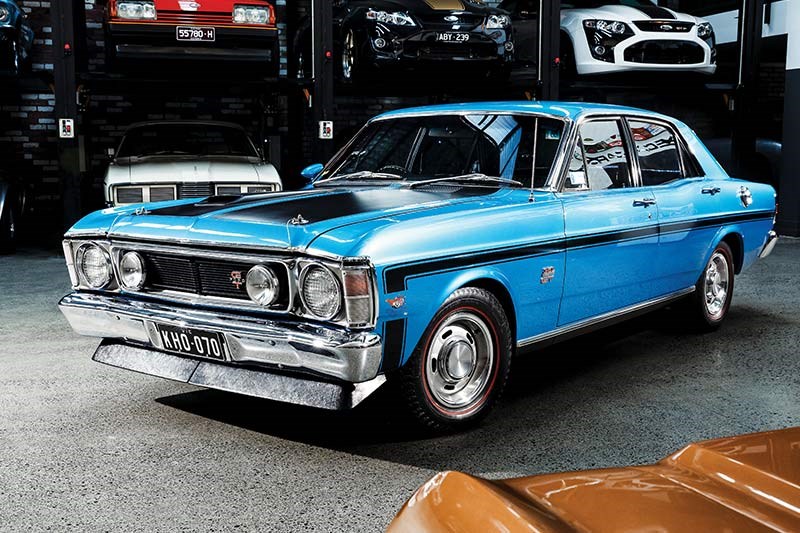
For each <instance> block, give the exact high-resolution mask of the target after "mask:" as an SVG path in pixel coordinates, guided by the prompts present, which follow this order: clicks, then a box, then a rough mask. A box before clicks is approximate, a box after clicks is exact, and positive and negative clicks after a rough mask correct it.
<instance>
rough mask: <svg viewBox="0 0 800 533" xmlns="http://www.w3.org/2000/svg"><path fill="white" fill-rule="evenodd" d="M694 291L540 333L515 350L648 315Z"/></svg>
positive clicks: (552, 341) (541, 344) (664, 297)
mask: <svg viewBox="0 0 800 533" xmlns="http://www.w3.org/2000/svg"><path fill="white" fill-rule="evenodd" d="M694 291H695V287H687V288H685V289H683V290H680V291H677V292H674V293H671V294H667V295H666V296H661V297H659V298H654V299H652V300H648V301H646V302H642V303H638V304H634V305H631V306H628V307H625V308H623V309H617V310H616V311H609V312H608V313H605V314H602V315H599V316H596V317H592V318H588V319H586V320H581V321H580V322H575V323H573V324H567V325H565V326H561V327H560V328H557V329H554V330H553V331H548V332H546V333H542V334H541V335H536V336H535V337H530V338H528V339H523V340H521V341H519V342H517V348H518V349H526V350H527V349H532V348H542V347H544V346H547V345H549V344H555V343H556V342H560V341H562V340H567V339H569V338H572V337H575V336H578V335H581V334H583V333H587V332H589V331H592V330H594V329H600V328H603V327H606V326H610V325H612V324H614V323H617V322H622V321H624V320H628V319H630V318H633V317H634V316H637V315H643V314H646V313H649V312H650V311H653V310H655V309H657V308H659V307H662V306H666V305H667V304H669V303H671V302H674V301H675V300H679V299H681V298H683V297H684V296H688V295H689V294H691V293H693V292H694Z"/></svg>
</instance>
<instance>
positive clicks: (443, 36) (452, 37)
mask: <svg viewBox="0 0 800 533" xmlns="http://www.w3.org/2000/svg"><path fill="white" fill-rule="evenodd" d="M436 40H437V41H439V42H443V43H465V42H467V41H469V33H452V32H448V33H437V34H436Z"/></svg>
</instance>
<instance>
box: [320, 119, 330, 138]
mask: <svg viewBox="0 0 800 533" xmlns="http://www.w3.org/2000/svg"><path fill="white" fill-rule="evenodd" d="M319 138H320V139H323V140H327V141H329V140H331V139H333V121H331V120H320V121H319Z"/></svg>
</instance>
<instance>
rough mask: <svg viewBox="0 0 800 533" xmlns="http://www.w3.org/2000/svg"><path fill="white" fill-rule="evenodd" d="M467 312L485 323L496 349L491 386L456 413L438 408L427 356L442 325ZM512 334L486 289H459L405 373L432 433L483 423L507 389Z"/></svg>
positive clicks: (410, 397) (419, 416)
mask: <svg viewBox="0 0 800 533" xmlns="http://www.w3.org/2000/svg"><path fill="white" fill-rule="evenodd" d="M464 310H467V311H469V312H471V313H474V314H476V315H477V316H478V317H480V318H481V319H482V320H484V321H485V322H486V324H487V326H488V327H489V330H490V331H491V334H492V342H493V344H494V347H495V354H494V356H495V357H494V364H493V368H492V375H491V377H490V378H489V383H490V385H489V386H488V388H487V389H486V390H485V391H484V393H483V395H482V396H481V399H480V400H479V401H478V403H475V404H473V405H471V406H469V407H468V408H466V409H462V410H459V411H453V410H451V409H447V408H446V407H444V406H442V405H440V404H438V403H437V402H436V401H435V400H434V399H433V395H432V393H431V392H430V390H429V388H428V383H427V379H426V372H425V368H424V365H425V364H426V354H427V350H428V347H429V345H430V342H431V341H432V339H433V335H434V334H435V333H436V331H437V330H438V327H439V325H440V324H441V323H442V322H443V321H444V320H446V319H447V318H448V317H449V316H451V315H452V314H454V313H456V312H459V311H464ZM512 353H513V352H512V334H511V328H510V326H509V323H508V318H507V317H506V314H505V312H504V311H503V308H502V306H501V304H500V302H499V301H498V300H497V299H496V298H495V297H494V296H493V295H492V294H491V293H490V292H488V291H485V290H482V289H474V288H467V289H459V290H458V291H456V292H454V293H453V295H452V296H450V298H448V300H447V301H446V302H445V303H444V305H443V306H442V307H441V308H440V309H439V311H438V312H437V313H436V315H435V316H434V318H433V320H431V323H430V324H429V326H428V328H427V329H426V330H425V333H424V334H423V336H422V338H421V340H420V342H419V344H418V345H417V348H416V349H415V351H414V353H413V355H412V357H411V358H410V359H409V361H408V362H407V363H406V365H405V366H404V367H403V369H401V370H402V371H403V373H404V380H403V381H404V385H405V389H406V396H407V400H408V401H409V403H410V404H411V405H410V406H411V408H412V413H413V414H414V415H415V416H416V418H417V419H418V420H420V421H421V422H423V423H424V425H427V426H428V427H430V428H432V429H437V430H449V429H457V428H462V427H466V426H469V425H472V424H475V423H476V422H478V421H480V420H481V419H483V418H484V417H485V416H486V415H487V414H488V413H489V411H491V408H492V406H493V405H494V403H495V402H496V401H497V399H498V398H499V396H500V394H501V393H502V390H503V388H504V386H505V382H506V379H507V378H508V373H509V370H510V364H511V354H512Z"/></svg>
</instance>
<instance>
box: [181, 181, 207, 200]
mask: <svg viewBox="0 0 800 533" xmlns="http://www.w3.org/2000/svg"><path fill="white" fill-rule="evenodd" d="M207 196H214V184H213V183H208V182H187V183H179V184H178V198H180V199H181V200H182V199H184V198H205V197H207Z"/></svg>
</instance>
